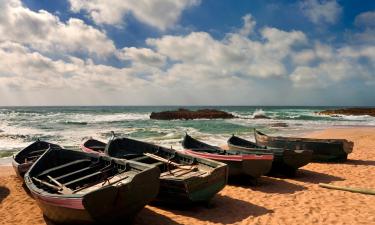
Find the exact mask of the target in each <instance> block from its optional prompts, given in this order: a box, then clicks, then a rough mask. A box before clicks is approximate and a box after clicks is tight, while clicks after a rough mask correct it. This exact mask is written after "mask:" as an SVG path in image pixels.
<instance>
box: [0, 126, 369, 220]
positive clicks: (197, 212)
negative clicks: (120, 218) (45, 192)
mask: <svg viewBox="0 0 375 225" xmlns="http://www.w3.org/2000/svg"><path fill="white" fill-rule="evenodd" d="M307 137H314V138H345V139H348V140H350V141H353V142H354V149H353V153H352V154H350V155H349V160H348V161H347V162H344V163H310V164H308V165H307V166H305V167H303V168H302V169H300V170H299V171H298V172H297V176H296V177H294V178H280V177H266V176H264V177H262V178H260V179H259V181H258V185H255V186H252V185H249V184H246V182H245V183H243V184H242V183H241V184H229V185H227V186H226V187H225V188H224V189H223V190H222V191H221V192H220V193H219V194H218V195H216V196H215V197H214V198H213V199H212V202H211V204H212V205H211V206H210V207H209V208H207V207H203V206H193V207H192V208H189V209H187V210H177V209H171V208H165V207H155V206H146V207H145V208H144V209H143V210H142V211H141V212H140V213H139V214H138V216H137V217H136V219H135V221H134V224H136V225H142V224H160V225H162V224H175V225H178V224H198V225H203V224H220V223H221V224H259V225H261V224H270V225H279V224H318V225H323V224H324V225H326V224H340V225H341V224H348V225H349V224H369V225H370V224H375V216H374V212H375V205H374V204H373V201H374V196H372V195H363V194H358V193H351V192H345V191H339V190H329V189H324V188H321V187H319V186H318V183H325V184H333V185H339V186H352V187H362V188H370V189H375V180H374V179H373V174H374V173H375V148H373V147H372V146H375V127H370V128H369V127H355V128H345V129H344V128H328V129H324V130H321V131H315V132H311V133H310V134H308V135H307ZM0 218H2V222H3V223H2V224H20V225H26V224H37V225H42V224H51V222H50V221H47V222H46V221H45V219H44V218H43V216H42V213H41V211H40V209H39V208H38V207H37V205H36V203H35V201H34V200H33V199H32V198H31V197H30V196H29V195H28V194H27V193H26V191H25V190H24V188H23V187H22V181H21V180H19V179H18V178H17V177H16V175H15V173H14V171H13V168H12V167H11V166H0Z"/></svg>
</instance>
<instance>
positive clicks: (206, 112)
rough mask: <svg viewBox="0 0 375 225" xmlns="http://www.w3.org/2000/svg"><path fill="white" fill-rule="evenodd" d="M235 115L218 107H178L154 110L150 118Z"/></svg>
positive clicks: (169, 118) (223, 117) (173, 118)
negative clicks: (195, 108) (192, 108)
mask: <svg viewBox="0 0 375 225" xmlns="http://www.w3.org/2000/svg"><path fill="white" fill-rule="evenodd" d="M234 117H235V116H234V115H232V114H230V113H227V112H224V111H219V110H216V109H201V110H197V111H190V110H188V109H182V108H180V109H178V110H177V111H164V112H152V113H151V115H150V119H156V120H176V119H184V120H192V119H231V118H234Z"/></svg>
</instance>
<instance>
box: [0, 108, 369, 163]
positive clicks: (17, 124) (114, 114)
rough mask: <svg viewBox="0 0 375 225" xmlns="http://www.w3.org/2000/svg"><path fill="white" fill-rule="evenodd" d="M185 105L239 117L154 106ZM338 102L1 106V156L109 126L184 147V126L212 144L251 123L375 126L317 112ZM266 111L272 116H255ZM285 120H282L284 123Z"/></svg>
mask: <svg viewBox="0 0 375 225" xmlns="http://www.w3.org/2000/svg"><path fill="white" fill-rule="evenodd" d="M178 108H187V109H191V110H196V109H202V108H213V109H219V110H223V111H226V112H230V113H232V114H234V115H236V116H237V117H238V118H235V119H212V120H210V119H199V120H172V121H160V120H151V119H150V118H149V116H150V114H151V112H153V111H154V112H159V111H165V110H176V109H178ZM328 108H335V107H277V106H267V107H266V106H65V107H0V158H7V157H8V158H9V157H10V156H11V155H12V154H14V152H16V151H18V150H20V149H22V148H24V147H26V146H27V145H28V144H30V143H31V142H33V141H35V140H37V139H40V140H45V141H49V142H54V143H58V144H60V145H62V146H64V147H67V148H79V144H80V143H81V142H82V140H83V139H84V138H88V137H93V138H97V139H100V140H104V141H106V140H108V138H110V136H111V131H114V132H115V133H116V135H118V136H127V137H131V138H136V139H139V140H144V141H149V142H153V143H156V144H160V145H163V146H166V147H173V148H175V149H181V146H180V141H181V140H182V138H183V136H184V134H185V132H187V133H189V134H190V135H192V136H193V137H197V138H199V139H201V140H204V141H206V142H208V143H210V144H213V145H223V144H225V143H226V140H227V139H228V138H229V137H230V135H231V134H236V135H239V136H241V137H245V138H248V139H251V140H253V139H254V138H253V129H254V128H257V129H260V130H262V131H264V132H265V133H268V134H277V135H287V136H288V135H303V134H305V133H307V132H311V131H315V130H320V129H324V128H328V127H337V126H375V117H371V116H335V117H333V116H323V115H317V114H316V113H315V112H318V111H321V110H324V109H328ZM255 114H262V115H267V116H269V117H271V119H253V117H254V115H255ZM280 123H282V124H280Z"/></svg>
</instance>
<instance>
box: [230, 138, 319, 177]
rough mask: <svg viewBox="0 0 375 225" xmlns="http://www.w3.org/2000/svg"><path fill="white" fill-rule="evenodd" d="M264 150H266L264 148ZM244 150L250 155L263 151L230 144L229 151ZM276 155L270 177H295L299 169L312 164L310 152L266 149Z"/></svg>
mask: <svg viewBox="0 0 375 225" xmlns="http://www.w3.org/2000/svg"><path fill="white" fill-rule="evenodd" d="M263 149H264V148H263ZM231 150H243V151H248V152H249V153H254V152H259V151H262V149H261V148H246V147H243V146H237V145H233V144H230V143H228V151H231ZM264 150H266V151H271V152H273V153H274V160H273V162H272V168H271V170H270V171H269V173H268V174H269V175H272V174H279V173H280V174H284V175H288V176H293V175H294V174H295V173H296V171H297V170H298V168H300V167H303V166H305V165H307V164H308V163H310V162H311V160H312V151H309V150H284V149H280V148H268V149H264Z"/></svg>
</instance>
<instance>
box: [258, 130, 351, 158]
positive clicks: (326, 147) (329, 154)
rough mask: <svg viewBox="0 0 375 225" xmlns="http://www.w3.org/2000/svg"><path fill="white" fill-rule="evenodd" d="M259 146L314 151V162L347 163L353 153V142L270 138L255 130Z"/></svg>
mask: <svg viewBox="0 0 375 225" xmlns="http://www.w3.org/2000/svg"><path fill="white" fill-rule="evenodd" d="M254 135H255V140H256V143H257V144H258V145H262V146H270V147H275V148H285V149H290V150H302V149H303V150H311V151H313V156H312V161H315V162H325V161H339V162H340V161H346V160H347V158H348V154H349V153H351V152H352V151H353V145H354V144H353V142H351V141H348V140H345V139H317V138H299V137H281V136H268V135H266V134H264V133H262V132H260V131H258V130H254Z"/></svg>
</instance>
